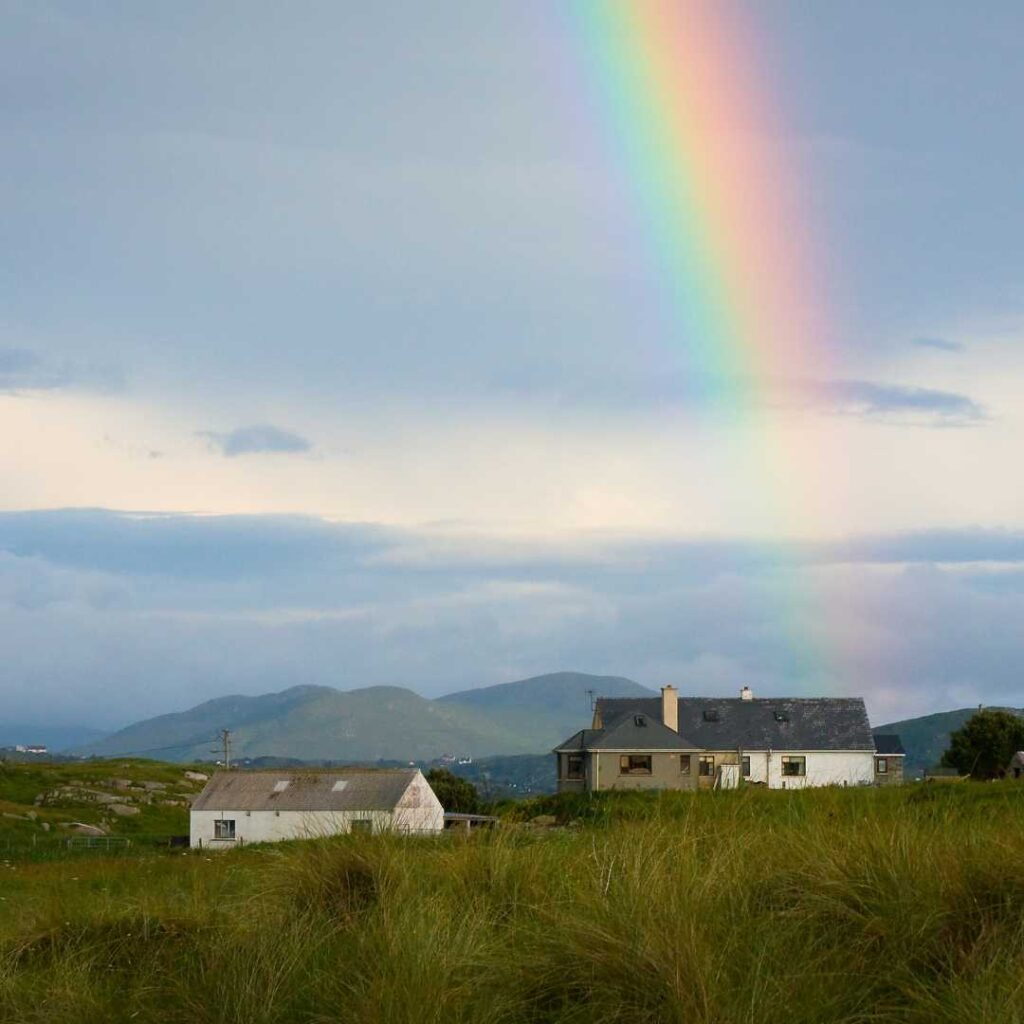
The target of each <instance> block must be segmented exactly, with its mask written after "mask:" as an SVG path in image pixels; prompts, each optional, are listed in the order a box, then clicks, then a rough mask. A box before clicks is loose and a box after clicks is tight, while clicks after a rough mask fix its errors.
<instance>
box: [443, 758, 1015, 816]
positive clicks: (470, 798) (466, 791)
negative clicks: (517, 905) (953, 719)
mask: <svg viewBox="0 0 1024 1024" xmlns="http://www.w3.org/2000/svg"><path fill="white" fill-rule="evenodd" d="M1007 761H1009V758H1007ZM427 782H429V783H430V788H431V789H432V790H433V791H434V793H435V795H436V796H437V799H438V800H440V801H441V806H442V807H443V808H444V809H445V810H446V811H448V812H450V813H453V814H477V813H479V810H480V795H479V794H478V793H477V791H476V786H474V785H473V783H472V782H468V781H467V780H466V779H460V778H459V777H458V775H456V774H455V773H454V772H450V771H448V769H447V768H431V769H430V771H429V772H427Z"/></svg>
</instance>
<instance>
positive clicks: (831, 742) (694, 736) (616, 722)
mask: <svg viewBox="0 0 1024 1024" xmlns="http://www.w3.org/2000/svg"><path fill="white" fill-rule="evenodd" d="M597 708H598V711H599V712H600V714H601V721H602V722H603V724H604V729H601V730H597V733H596V736H595V738H594V739H588V740H587V742H586V749H596V748H598V747H599V746H605V747H612V748H613V749H615V748H616V747H617V748H618V749H639V750H643V749H658V748H659V747H663V746H664V747H666V748H670V747H672V746H675V747H677V748H678V749H686V750H733V749H736V748H739V747H742V748H744V749H746V750H874V749H875V738H874V737H873V736H872V735H871V725H870V723H869V722H868V713H867V709H866V708H865V707H864V701H863V699H862V698H860V697H759V698H755V699H753V700H743V699H741V698H738V697H680V698H679V733H678V735H677V736H676V743H675V744H669V743H667V742H666V743H664V744H663V743H662V742H661V738H662V736H661V734H662V732H665V733H669V734H670V735H675V734H673V733H672V732H671V730H669V729H667V728H666V727H665V726H663V725H661V698H660V697H653V698H639V699H638V698H616V697H602V698H599V699H598V702H597ZM637 714H642V715H646V716H647V718H648V720H649V723H650V724H649V725H648V730H649V732H641V730H640V729H636V728H628V727H627V729H626V731H625V732H624V733H621V734H620V735H622V736H623V738H625V737H626V736H627V735H628V736H629V737H630V739H632V740H634V741H635V743H636V746H635V747H630V746H628V745H627V744H626V743H623V744H621V745H619V744H616V743H613V742H612V737H613V735H615V734H617V733H618V730H619V729H620V728H621V726H622V724H623V721H624V720H626V721H629V720H631V719H632V718H633V716H634V715H637ZM654 723H657V725H658V726H659V727H660V728H659V729H658V730H656V729H654V728H651V725H653V724H654ZM587 733H590V734H591V735H595V731H594V730H585V731H584V733H577V734H576V737H573V739H574V740H575V739H576V738H577V737H581V736H585V735H586V734H587ZM648 736H649V737H650V738H649V739H647V737H648ZM656 737H657V738H656ZM559 749H565V748H564V747H560V748H559ZM580 749H583V748H582V747H581V748H580Z"/></svg>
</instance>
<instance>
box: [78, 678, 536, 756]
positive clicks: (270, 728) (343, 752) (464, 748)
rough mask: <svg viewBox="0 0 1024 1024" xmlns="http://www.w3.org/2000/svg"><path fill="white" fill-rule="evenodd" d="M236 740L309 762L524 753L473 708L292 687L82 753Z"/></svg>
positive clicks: (199, 746)
mask: <svg viewBox="0 0 1024 1024" xmlns="http://www.w3.org/2000/svg"><path fill="white" fill-rule="evenodd" d="M222 728H226V729H230V730H231V731H232V733H233V737H232V739H233V747H232V750H233V755H234V756H235V757H238V758H242V757H260V756H269V757H300V758H303V759H308V760H316V759H333V760H345V761H376V760H379V759H398V760H424V759H430V758H433V757H437V756H438V755H439V754H442V753H445V752H447V751H455V752H458V753H460V754H461V753H465V754H469V755H471V756H478V755H482V754H494V753H527V752H529V750H530V749H531V747H530V746H529V742H530V741H529V737H524V736H520V735H517V734H516V733H514V732H513V731H511V730H509V729H506V728H504V727H503V726H502V725H501V724H500V723H499V722H495V721H492V720H491V719H489V718H487V717H486V716H484V715H481V714H479V713H477V712H475V711H473V710H471V709H469V708H463V707H460V706H457V705H445V704H440V703H438V702H436V701H431V700H427V699H426V698H424V697H420V696H419V695H418V694H415V693H413V692H412V691H411V690H405V689H402V688H401V687H397V686H371V687H366V688H364V689H360V690H349V691H347V692H342V691H340V690H333V689H330V688H329V687H319V686H303V687H293V688H292V689H289V690H284V691H282V692H281V693H274V694H265V695H263V696H260V697H225V698H223V699H221V700H214V701H209V702H207V703H205V704H201V705H199V706H198V707H195V708H192V709H190V710H188V711H184V712H181V713H180V714H174V715H162V716H160V717H159V718H152V719H148V720H147V721H144V722H139V723H137V724H136V725H131V726H128V727H127V728H126V729H122V730H121V731H120V732H118V733H115V734H114V735H113V736H109V737H107V739H105V740H103V741H101V742H100V743H94V744H90V745H88V746H86V747H84V748H82V750H81V752H82V753H84V754H95V755H99V756H114V755H117V756H119V755H123V754H134V755H137V756H145V757H158V758H163V759H165V760H171V761H187V760H194V759H196V758H202V759H207V760H208V759H210V757H211V752H212V751H213V747H214V743H213V737H214V735H215V734H216V732H217V730H218V729H222Z"/></svg>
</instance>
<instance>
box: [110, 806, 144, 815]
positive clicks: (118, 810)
mask: <svg viewBox="0 0 1024 1024" xmlns="http://www.w3.org/2000/svg"><path fill="white" fill-rule="evenodd" d="M107 810H108V811H113V812H114V814H116V815H118V816H119V817H121V818H127V817H128V816H129V815H132V814H138V813H139V809H138V807H129V806H128V804H108V805H107Z"/></svg>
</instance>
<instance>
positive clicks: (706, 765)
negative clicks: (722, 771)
mask: <svg viewBox="0 0 1024 1024" xmlns="http://www.w3.org/2000/svg"><path fill="white" fill-rule="evenodd" d="M700 774H701V775H702V776H704V778H705V779H709V778H711V776H712V775H714V774H715V755H714V754H701V755H700Z"/></svg>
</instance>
